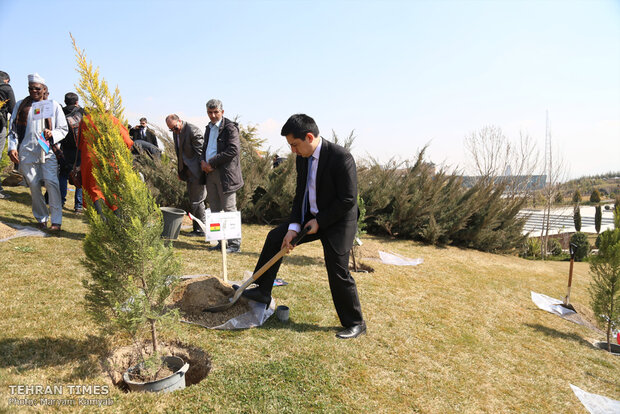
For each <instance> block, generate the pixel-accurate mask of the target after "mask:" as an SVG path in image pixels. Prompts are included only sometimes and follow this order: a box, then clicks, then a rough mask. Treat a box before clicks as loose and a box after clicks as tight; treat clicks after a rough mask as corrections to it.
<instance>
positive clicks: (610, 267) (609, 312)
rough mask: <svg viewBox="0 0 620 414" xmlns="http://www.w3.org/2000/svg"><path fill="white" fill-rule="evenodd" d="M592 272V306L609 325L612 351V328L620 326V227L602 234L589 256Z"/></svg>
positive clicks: (599, 317)
mask: <svg viewBox="0 0 620 414" xmlns="http://www.w3.org/2000/svg"><path fill="white" fill-rule="evenodd" d="M614 218H615V222H616V223H617V222H618V220H620V211H619V210H616V212H615V217H614ZM590 272H591V273H592V282H591V283H590V286H589V288H588V291H589V293H590V306H591V307H592V310H593V311H594V314H595V315H596V317H597V319H598V320H599V321H600V322H601V323H603V325H605V327H606V331H607V350H608V351H609V352H611V345H610V342H611V331H612V329H613V328H614V327H617V326H620V228H618V227H616V228H615V229H614V230H606V231H604V232H603V233H601V236H600V245H599V251H598V254H597V255H595V256H593V257H592V258H591V259H590Z"/></svg>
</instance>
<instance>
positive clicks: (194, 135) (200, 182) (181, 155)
mask: <svg viewBox="0 0 620 414" xmlns="http://www.w3.org/2000/svg"><path fill="white" fill-rule="evenodd" d="M166 125H168V128H170V131H172V137H173V140H174V149H175V151H176V153H177V171H178V173H179V179H180V180H182V181H186V182H187V192H188V193H189V201H190V202H191V203H192V214H193V215H194V216H195V217H197V218H198V219H199V220H201V221H202V222H203V223H204V222H205V221H206V218H205V198H206V197H207V189H206V187H205V183H204V176H203V174H202V170H201V169H200V159H201V155H202V143H203V138H202V133H201V132H200V129H198V127H197V126H195V125H192V124H190V123H188V122H185V121H182V120H181V119H179V116H178V115H176V114H172V115H168V116H167V117H166ZM192 223H193V226H194V230H193V231H192V232H191V233H190V235H191V236H198V237H204V236H205V234H204V232H203V231H202V229H200V226H199V225H198V224H197V223H196V222H195V221H192Z"/></svg>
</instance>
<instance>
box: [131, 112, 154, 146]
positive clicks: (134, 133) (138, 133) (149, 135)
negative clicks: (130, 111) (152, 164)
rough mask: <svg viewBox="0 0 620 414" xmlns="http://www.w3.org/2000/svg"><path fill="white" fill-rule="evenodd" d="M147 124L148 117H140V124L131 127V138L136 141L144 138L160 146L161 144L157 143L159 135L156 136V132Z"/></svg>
mask: <svg viewBox="0 0 620 414" xmlns="http://www.w3.org/2000/svg"><path fill="white" fill-rule="evenodd" d="M146 124H147V121H146V118H140V124H139V125H136V126H135V127H133V128H131V130H130V131H129V133H130V134H131V139H132V140H134V141H139V140H143V141H146V142H148V143H149V144H152V145H155V146H156V147H158V148H159V146H158V145H157V137H156V136H155V133H154V132H153V130H152V129H150V128H149V127H148V126H147V125H146Z"/></svg>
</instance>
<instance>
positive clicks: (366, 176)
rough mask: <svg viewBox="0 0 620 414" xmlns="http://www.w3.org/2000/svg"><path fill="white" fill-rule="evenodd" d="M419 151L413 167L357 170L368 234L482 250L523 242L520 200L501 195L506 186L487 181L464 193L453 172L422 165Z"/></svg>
mask: <svg viewBox="0 0 620 414" xmlns="http://www.w3.org/2000/svg"><path fill="white" fill-rule="evenodd" d="M425 150H426V148H424V149H422V150H421V151H420V152H419V153H418V156H417V159H416V161H415V163H414V164H413V165H411V164H409V163H408V162H395V161H390V162H389V163H388V164H387V165H380V164H379V163H377V162H375V161H371V162H370V163H369V165H365V166H362V167H360V168H359V169H358V183H359V184H358V186H359V189H358V190H359V193H360V195H361V197H362V198H363V199H364V201H365V203H366V217H367V219H366V224H367V226H368V232H369V233H375V234H380V233H384V234H388V235H391V236H395V237H403V238H411V239H416V240H421V241H423V242H425V243H429V244H438V245H443V244H453V245H458V246H463V247H470V248H474V249H479V250H483V251H508V250H511V249H514V248H516V247H518V246H520V245H521V244H522V243H523V242H524V240H525V236H523V235H522V234H521V230H522V228H523V224H524V222H525V219H524V218H517V217H516V215H517V213H518V212H519V210H520V209H521V207H523V206H524V205H525V202H526V199H525V198H524V197H520V198H511V197H503V193H504V189H505V185H506V184H502V183H499V184H496V183H494V182H493V180H490V179H488V180H479V181H478V182H477V183H476V184H475V185H474V186H473V187H471V188H469V189H466V188H464V187H463V186H462V178H461V177H460V176H459V175H458V174H456V173H452V174H450V173H448V172H447V171H446V170H445V169H444V168H441V169H439V171H435V166H434V165H432V164H430V163H428V162H425V161H424V152H425Z"/></svg>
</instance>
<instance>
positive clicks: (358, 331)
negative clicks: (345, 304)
mask: <svg viewBox="0 0 620 414" xmlns="http://www.w3.org/2000/svg"><path fill="white" fill-rule="evenodd" d="M365 333H366V324H365V323H362V324H361V325H353V326H351V327H350V328H347V329H344V330H342V331H340V332H338V333H337V334H336V337H337V338H340V339H352V338H357V337H358V336H360V335H364V334H365Z"/></svg>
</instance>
